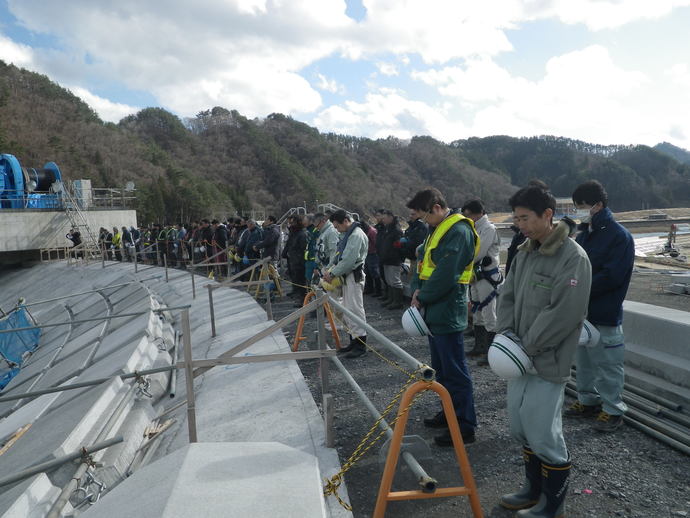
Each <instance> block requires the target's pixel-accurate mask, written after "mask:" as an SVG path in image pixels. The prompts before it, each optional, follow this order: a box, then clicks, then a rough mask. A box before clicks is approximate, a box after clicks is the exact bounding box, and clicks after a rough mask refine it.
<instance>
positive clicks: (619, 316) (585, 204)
mask: <svg viewBox="0 0 690 518" xmlns="http://www.w3.org/2000/svg"><path fill="white" fill-rule="evenodd" d="M572 198H573V203H574V204H575V207H576V209H577V214H576V217H578V219H580V221H581V222H582V224H581V232H580V233H579V234H578V235H577V237H576V239H575V240H576V241H577V243H578V244H579V245H580V246H582V248H584V250H585V252H587V256H588V257H589V260H590V262H591V263H592V291H591V293H590V296H589V307H588V309H587V320H589V322H590V323H592V324H594V326H596V328H597V329H598V330H599V334H600V339H599V342H598V343H597V344H591V346H590V347H578V348H577V352H576V354H575V365H576V366H577V380H576V382H577V393H578V394H577V401H575V403H573V404H572V405H571V406H570V408H568V409H567V410H566V411H565V415H566V416H567V417H596V421H595V422H594V425H593V427H594V428H595V429H596V430H599V431H601V432H612V431H614V430H616V429H618V428H619V427H620V426H621V425H622V424H623V414H625V412H626V410H627V406H626V404H625V403H624V402H623V397H622V396H623V383H624V381H625V369H624V365H623V364H624V360H625V345H624V344H625V337H624V336H623V327H622V324H623V300H625V295H626V293H627V292H628V285H629V284H630V278H631V277H632V271H633V266H634V262H635V242H634V240H633V238H632V236H631V235H630V232H628V231H627V230H626V229H625V228H624V227H623V226H622V225H621V224H620V223H618V222H617V221H616V220H615V218H614V217H613V214H612V213H611V210H610V209H609V208H608V207H607V204H608V194H607V193H606V190H605V189H604V186H603V185H601V184H600V183H599V182H597V181H596V180H590V181H589V182H585V183H583V184H580V185H579V186H578V187H577V188H576V189H575V191H574V192H573V196H572Z"/></svg>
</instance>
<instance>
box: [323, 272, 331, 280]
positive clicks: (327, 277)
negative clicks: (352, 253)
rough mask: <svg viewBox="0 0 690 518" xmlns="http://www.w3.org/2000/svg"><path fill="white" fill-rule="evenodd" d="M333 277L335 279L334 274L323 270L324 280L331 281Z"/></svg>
mask: <svg viewBox="0 0 690 518" xmlns="http://www.w3.org/2000/svg"><path fill="white" fill-rule="evenodd" d="M332 279H333V276H332V275H331V272H329V271H328V270H326V271H325V272H323V280H324V281H326V282H331V280H332Z"/></svg>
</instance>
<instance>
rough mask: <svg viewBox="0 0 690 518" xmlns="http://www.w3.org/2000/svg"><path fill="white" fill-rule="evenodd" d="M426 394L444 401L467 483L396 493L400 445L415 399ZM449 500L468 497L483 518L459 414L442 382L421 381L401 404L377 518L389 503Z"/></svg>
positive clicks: (463, 476)
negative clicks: (428, 490) (449, 497)
mask: <svg viewBox="0 0 690 518" xmlns="http://www.w3.org/2000/svg"><path fill="white" fill-rule="evenodd" d="M425 390H433V391H434V392H436V393H437V394H438V395H439V397H440V398H441V404H442V405H443V411H444V413H445V414H446V416H448V428H449V430H450V436H451V437H452V438H453V446H454V447H455V456H456V458H457V460H458V466H459V467H460V476H461V477H462V480H463V482H464V484H465V485H464V486H458V487H446V488H440V489H436V491H435V492H433V493H426V492H424V491H422V490H416V491H396V492H391V485H392V484H393V476H394V475H395V467H396V465H397V464H398V459H399V457H400V445H401V444H402V440H403V436H404V434H405V425H406V424H407V417H408V415H409V411H408V410H409V407H410V405H411V404H412V401H413V398H414V396H415V395H416V394H417V393H419V392H424V391H425ZM448 496H467V497H469V499H470V507H471V508H472V513H473V514H474V517H475V518H483V516H484V515H483V514H482V508H481V505H480V503H479V494H478V493H477V486H476V484H475V483H474V477H473V476H472V469H471V468H470V462H469V460H468V458H467V452H466V451H465V444H464V443H463V442H462V435H460V427H459V425H458V420H457V418H456V417H455V410H454V409H453V403H452V402H451V399H450V394H448V391H447V390H446V389H445V387H444V386H443V385H441V384H440V383H438V382H435V381H434V382H431V383H427V382H424V381H418V382H416V383H415V384H414V385H412V386H410V387H409V388H408V389H407V390H406V391H405V393H404V394H403V397H402V400H401V401H400V409H399V410H398V417H397V419H396V421H395V429H394V430H393V438H392V439H391V444H390V448H389V450H388V457H387V458H386V466H385V467H384V469H383V475H382V476H381V485H380V487H379V494H378V497H377V499H376V508H375V509H374V514H373V515H372V517H373V518H383V516H384V514H385V513H386V506H387V505H388V502H394V501H400V500H420V499H424V498H442V497H448Z"/></svg>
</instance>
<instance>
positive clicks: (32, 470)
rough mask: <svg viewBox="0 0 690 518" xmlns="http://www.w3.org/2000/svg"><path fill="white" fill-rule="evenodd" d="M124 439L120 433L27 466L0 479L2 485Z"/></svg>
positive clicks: (0, 485)
mask: <svg viewBox="0 0 690 518" xmlns="http://www.w3.org/2000/svg"><path fill="white" fill-rule="evenodd" d="M123 440H124V439H123V437H122V436H121V435H118V436H117V437H113V438H112V439H108V440H107V441H103V442H98V443H96V444H93V445H91V446H88V447H84V448H81V449H79V450H77V451H73V452H72V453H68V454H67V455H64V456H62V457H58V458H57V459H55V460H50V461H48V462H44V463H42V464H36V465H35V466H31V467H30V468H27V469H25V470H24V471H20V472H19V473H15V474H14V475H9V476H7V477H4V478H2V479H0V487H3V486H6V485H8V484H12V483H14V482H18V481H20V480H24V479H25V478H29V477H31V476H33V475H36V474H37V473H41V472H43V471H48V470H50V469H53V468H56V467H58V466H61V465H62V464H65V463H66V462H70V461H72V460H74V459H78V458H79V457H81V456H82V455H89V454H91V453H95V452H97V451H100V450H104V449H106V448H109V447H110V446H112V445H114V444H118V443H121V442H122V441H123Z"/></svg>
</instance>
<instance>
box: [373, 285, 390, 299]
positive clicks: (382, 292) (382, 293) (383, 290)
mask: <svg viewBox="0 0 690 518" xmlns="http://www.w3.org/2000/svg"><path fill="white" fill-rule="evenodd" d="M376 298H378V299H382V300H386V299H387V298H388V284H384V283H381V290H380V292H379V294H378V295H376Z"/></svg>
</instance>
